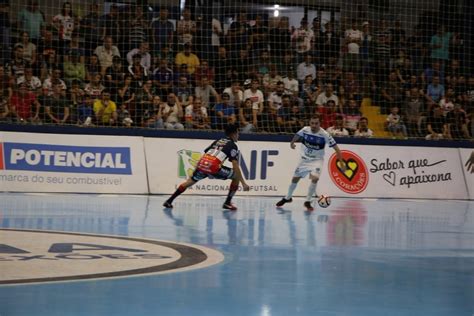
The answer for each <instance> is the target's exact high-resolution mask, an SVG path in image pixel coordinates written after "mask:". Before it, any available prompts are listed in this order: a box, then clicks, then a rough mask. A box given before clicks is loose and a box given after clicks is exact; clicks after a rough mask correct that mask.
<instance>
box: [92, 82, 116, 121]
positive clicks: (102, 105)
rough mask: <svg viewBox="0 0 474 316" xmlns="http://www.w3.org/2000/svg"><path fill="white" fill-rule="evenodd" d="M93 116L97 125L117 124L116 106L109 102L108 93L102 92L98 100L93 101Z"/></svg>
mask: <svg viewBox="0 0 474 316" xmlns="http://www.w3.org/2000/svg"><path fill="white" fill-rule="evenodd" d="M94 114H95V119H96V121H97V124H99V125H106V126H107V125H115V124H116V123H117V118H118V115H117V104H115V102H114V101H112V100H110V92H109V91H107V90H103V91H102V92H101V94H100V99H96V100H95V101H94Z"/></svg>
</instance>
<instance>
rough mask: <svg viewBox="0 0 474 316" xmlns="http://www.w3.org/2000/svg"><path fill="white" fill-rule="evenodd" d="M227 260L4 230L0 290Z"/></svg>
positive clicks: (214, 254)
mask: <svg viewBox="0 0 474 316" xmlns="http://www.w3.org/2000/svg"><path fill="white" fill-rule="evenodd" d="M33 240H34V242H32V241H33ZM223 259H224V256H223V255H222V254H221V253H220V252H218V251H216V250H212V249H209V248H205V247H201V246H197V245H190V244H182V243H173V242H167V241H159V240H147V239H141V238H129V237H119V236H104V235H88V234H79V233H65V232H49V231H27V230H9V229H0V271H2V273H0V285H2V284H22V283H33V282H35V283H37V282H54V281H69V280H84V279H93V278H94V279H95V278H112V277H123V276H130V275H142V274H163V273H170V272H178V271H185V270H192V269H199V268H203V267H208V266H211V265H214V264H217V263H219V262H221V261H222V260H223Z"/></svg>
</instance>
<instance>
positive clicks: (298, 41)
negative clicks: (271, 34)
mask: <svg viewBox="0 0 474 316" xmlns="http://www.w3.org/2000/svg"><path fill="white" fill-rule="evenodd" d="M291 42H292V46H293V47H294V49H295V52H296V55H297V59H298V62H302V61H303V59H304V58H305V56H307V55H308V53H310V51H311V48H312V47H313V42H314V33H313V30H311V29H310V28H309V26H308V19H307V18H306V17H304V18H303V19H301V24H300V27H299V28H297V29H296V30H294V32H293V34H291Z"/></svg>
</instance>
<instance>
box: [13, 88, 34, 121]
mask: <svg viewBox="0 0 474 316" xmlns="http://www.w3.org/2000/svg"><path fill="white" fill-rule="evenodd" d="M10 104H11V107H12V112H13V114H14V115H15V116H16V117H17V119H18V120H19V121H21V120H25V121H26V120H30V121H32V120H37V119H38V115H39V107H40V104H39V103H38V101H37V100H36V96H35V94H34V93H32V92H30V91H28V88H27V87H26V85H25V84H21V85H20V88H19V90H18V92H15V93H14V94H13V95H12V97H11V100H10ZM33 106H35V107H33Z"/></svg>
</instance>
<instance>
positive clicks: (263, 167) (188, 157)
mask: <svg viewBox="0 0 474 316" xmlns="http://www.w3.org/2000/svg"><path fill="white" fill-rule="evenodd" d="M271 156H278V150H260V151H258V150H251V151H250V159H249V158H247V159H244V157H243V156H242V155H241V156H240V168H241V169H242V174H243V176H244V178H245V179H246V180H255V179H257V173H258V171H260V173H259V174H258V175H259V179H260V180H265V179H266V178H267V173H268V172H267V171H268V168H270V167H273V166H274V163H273V161H272V160H271V159H270V158H271ZM178 157H179V160H178V177H180V178H188V177H191V175H192V174H193V172H194V169H195V168H196V165H197V163H198V161H199V159H200V158H201V153H200V152H196V151H191V150H187V149H182V150H180V151H178Z"/></svg>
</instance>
